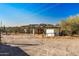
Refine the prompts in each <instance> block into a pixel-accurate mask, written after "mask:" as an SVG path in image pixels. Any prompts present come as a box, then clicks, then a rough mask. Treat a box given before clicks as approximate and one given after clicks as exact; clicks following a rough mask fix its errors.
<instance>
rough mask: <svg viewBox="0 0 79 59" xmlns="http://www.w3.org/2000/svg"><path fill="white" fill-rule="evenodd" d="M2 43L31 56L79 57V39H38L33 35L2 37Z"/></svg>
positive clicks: (61, 37) (57, 37)
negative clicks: (17, 48)
mask: <svg viewBox="0 0 79 59" xmlns="http://www.w3.org/2000/svg"><path fill="white" fill-rule="evenodd" d="M2 43H3V44H6V45H10V46H14V47H19V48H21V49H22V50H23V51H24V52H25V53H28V54H29V55H31V56H79V37H78V36H75V37H70V36H56V37H51V38H45V37H44V38H41V37H40V38H37V37H34V36H33V35H27V34H24V35H23V34H20V35H2Z"/></svg>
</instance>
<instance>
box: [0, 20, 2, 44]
mask: <svg viewBox="0 0 79 59" xmlns="http://www.w3.org/2000/svg"><path fill="white" fill-rule="evenodd" d="M1 34H2V21H1V26H0V44H1V43H2V42H1V37H2V36H1Z"/></svg>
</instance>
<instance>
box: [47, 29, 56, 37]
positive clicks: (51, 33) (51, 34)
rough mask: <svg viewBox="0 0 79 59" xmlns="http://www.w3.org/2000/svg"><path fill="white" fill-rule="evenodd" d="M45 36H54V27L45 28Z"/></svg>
mask: <svg viewBox="0 0 79 59" xmlns="http://www.w3.org/2000/svg"><path fill="white" fill-rule="evenodd" d="M46 36H47V37H51V36H55V31H54V29H46Z"/></svg>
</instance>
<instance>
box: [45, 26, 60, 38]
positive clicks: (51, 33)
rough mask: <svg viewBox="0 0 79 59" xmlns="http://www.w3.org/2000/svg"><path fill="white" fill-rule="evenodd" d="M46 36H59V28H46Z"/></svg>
mask: <svg viewBox="0 0 79 59" xmlns="http://www.w3.org/2000/svg"><path fill="white" fill-rule="evenodd" d="M45 32H46V37H54V36H59V32H60V29H59V28H58V27H55V28H47V29H45Z"/></svg>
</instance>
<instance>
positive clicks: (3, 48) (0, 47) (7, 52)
mask: <svg viewBox="0 0 79 59" xmlns="http://www.w3.org/2000/svg"><path fill="white" fill-rule="evenodd" d="M0 56H30V55H28V54H27V53H25V52H24V51H23V50H21V49H20V48H19V47H12V46H10V45H4V44H0Z"/></svg>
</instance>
